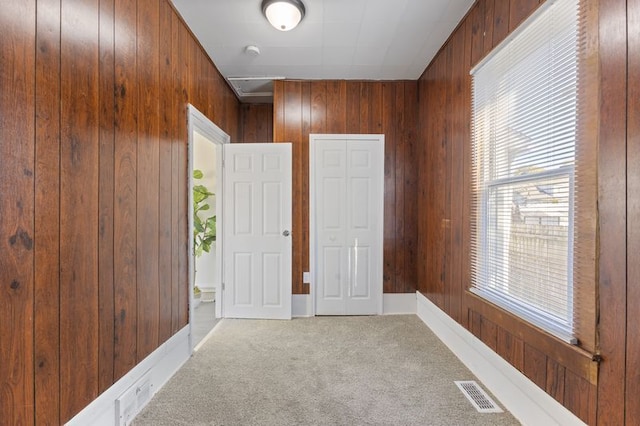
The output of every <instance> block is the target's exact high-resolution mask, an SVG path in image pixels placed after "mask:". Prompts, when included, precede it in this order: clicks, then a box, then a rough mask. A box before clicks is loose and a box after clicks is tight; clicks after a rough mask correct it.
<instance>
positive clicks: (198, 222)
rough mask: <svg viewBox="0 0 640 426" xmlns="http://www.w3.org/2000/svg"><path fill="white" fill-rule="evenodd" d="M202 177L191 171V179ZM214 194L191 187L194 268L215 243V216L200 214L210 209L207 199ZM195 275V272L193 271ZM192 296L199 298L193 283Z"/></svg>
mask: <svg viewBox="0 0 640 426" xmlns="http://www.w3.org/2000/svg"><path fill="white" fill-rule="evenodd" d="M203 177H204V174H203V173H202V170H198V169H194V170H193V179H194V180H201V179H202V178H203ZM214 196H215V194H214V193H213V192H211V191H209V190H208V189H207V187H206V186H204V185H202V184H198V185H193V256H194V266H195V259H197V258H199V257H200V256H202V254H203V253H209V252H210V251H211V246H212V245H213V243H214V242H215V241H216V216H215V215H212V216H207V215H206V214H202V212H206V211H207V210H210V209H211V205H210V204H209V199H210V198H211V197H214ZM194 275H195V271H194ZM193 294H194V296H195V297H196V298H199V297H200V294H201V292H200V289H199V288H198V286H197V285H195V283H194V287H193Z"/></svg>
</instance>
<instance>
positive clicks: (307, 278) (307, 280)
mask: <svg viewBox="0 0 640 426" xmlns="http://www.w3.org/2000/svg"><path fill="white" fill-rule="evenodd" d="M298 276H299V275H298ZM302 282H303V283H304V284H311V272H303V273H302Z"/></svg>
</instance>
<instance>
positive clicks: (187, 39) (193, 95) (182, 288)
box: [174, 25, 199, 330]
mask: <svg viewBox="0 0 640 426" xmlns="http://www.w3.org/2000/svg"><path fill="white" fill-rule="evenodd" d="M178 39H179V52H180V54H181V55H182V56H183V58H182V59H181V60H180V66H181V67H182V71H181V72H182V81H181V83H182V84H183V85H184V86H182V87H183V91H182V97H181V99H180V108H179V110H178V111H179V115H178V121H177V125H178V133H177V135H178V137H179V138H180V139H179V140H180V143H178V144H177V152H176V154H177V181H176V187H177V190H178V196H177V197H178V198H177V208H178V209H177V214H178V216H177V223H176V226H177V228H176V230H177V241H175V242H174V243H175V244H176V246H177V252H176V256H177V259H178V264H177V267H178V275H177V282H176V285H177V287H178V298H177V300H178V302H177V303H176V305H177V307H178V324H177V326H178V330H180V329H181V328H182V327H184V326H185V325H187V324H188V321H189V287H190V286H191V283H189V268H188V265H189V262H188V261H189V241H188V235H189V232H188V228H187V226H188V218H187V216H186V215H185V214H184V212H187V200H188V194H187V190H188V181H187V179H188V178H190V176H187V174H188V170H187V155H188V154H187V144H186V143H185V142H186V139H187V138H188V131H187V104H188V103H193V104H194V105H199V102H198V101H199V99H198V92H197V85H196V84H194V82H198V81H199V76H198V74H197V68H196V64H195V63H194V61H193V58H194V57H195V55H196V54H195V53H194V51H196V50H198V49H199V47H198V45H197V43H196V42H195V40H194V38H193V36H192V35H191V33H190V32H189V30H188V28H187V27H186V26H184V25H183V26H180V27H179V33H178ZM185 89H186V90H185Z"/></svg>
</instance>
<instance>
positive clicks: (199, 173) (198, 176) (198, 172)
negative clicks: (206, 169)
mask: <svg viewBox="0 0 640 426" xmlns="http://www.w3.org/2000/svg"><path fill="white" fill-rule="evenodd" d="M203 176H204V174H203V173H202V170H198V169H193V178H194V179H202V177H203Z"/></svg>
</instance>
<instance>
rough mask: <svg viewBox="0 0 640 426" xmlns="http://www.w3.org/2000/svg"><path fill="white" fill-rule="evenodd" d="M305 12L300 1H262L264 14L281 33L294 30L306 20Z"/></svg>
mask: <svg viewBox="0 0 640 426" xmlns="http://www.w3.org/2000/svg"><path fill="white" fill-rule="evenodd" d="M304 12H305V9H304V4H302V2H301V1H300V0H262V13H263V14H264V16H265V17H266V18H267V20H268V21H269V23H270V24H271V25H273V27H274V28H275V29H277V30H280V31H289V30H292V29H294V28H295V27H296V26H297V25H298V24H299V23H300V21H302V18H304Z"/></svg>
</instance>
